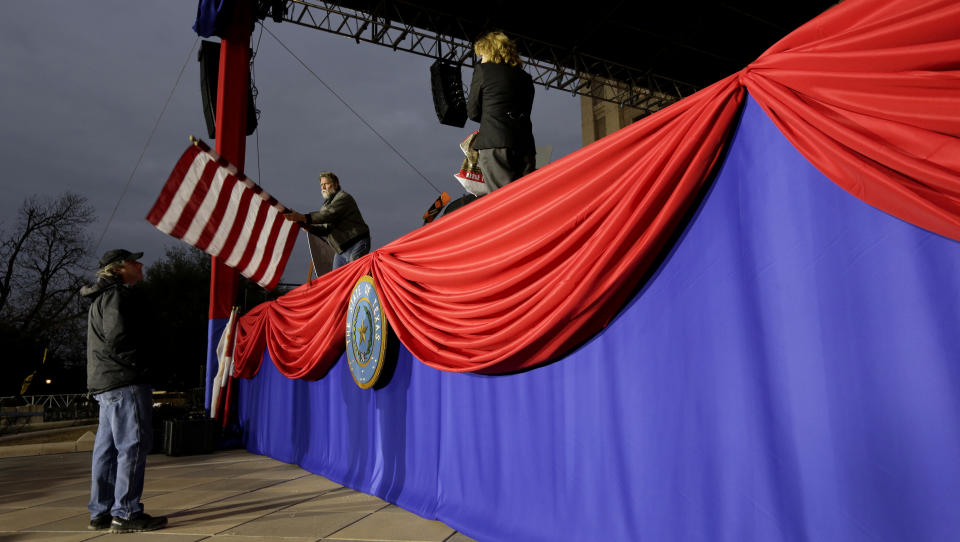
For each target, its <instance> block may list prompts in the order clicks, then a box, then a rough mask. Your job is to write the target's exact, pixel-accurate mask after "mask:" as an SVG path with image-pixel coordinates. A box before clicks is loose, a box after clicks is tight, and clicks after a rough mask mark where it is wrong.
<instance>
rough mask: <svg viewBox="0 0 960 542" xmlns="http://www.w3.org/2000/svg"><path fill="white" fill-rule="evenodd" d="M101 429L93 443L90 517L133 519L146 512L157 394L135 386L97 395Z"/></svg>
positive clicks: (98, 430) (99, 428)
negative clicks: (145, 490) (145, 484)
mask: <svg viewBox="0 0 960 542" xmlns="http://www.w3.org/2000/svg"><path fill="white" fill-rule="evenodd" d="M94 398H95V399H96V400H97V402H98V403H100V426H99V427H98V428H97V439H96V440H95V441H94V443H93V468H92V481H91V484H90V505H89V506H88V508H89V509H90V517H91V518H95V517H97V516H100V515H103V514H106V513H108V512H109V513H110V515H111V516H114V517H121V518H124V519H129V518H130V517H132V516H135V515H137V514H139V513H141V512H143V504H142V503H141V502H140V496H141V495H142V494H143V474H144V471H145V470H146V465H147V454H148V453H150V447H151V446H152V444H153V428H152V426H151V419H152V417H153V393H152V392H151V391H150V386H145V385H131V386H125V387H122V388H117V389H115V390H110V391H105V392H103V393H98V394H96V395H94Z"/></svg>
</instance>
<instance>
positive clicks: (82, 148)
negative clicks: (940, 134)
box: [0, 0, 580, 283]
mask: <svg viewBox="0 0 960 542" xmlns="http://www.w3.org/2000/svg"><path fill="white" fill-rule="evenodd" d="M196 9H197V0H163V1H161V2H157V1H148V0H84V1H76V0H31V1H29V2H4V13H3V17H0V80H2V86H0V126H2V128H0V137H2V140H0V164H2V166H3V177H4V180H3V184H4V188H5V197H4V198H2V199H0V223H2V226H0V227H2V228H3V229H4V231H7V230H9V228H10V227H12V226H13V222H14V217H15V214H16V211H17V209H18V208H19V207H20V205H21V204H22V202H23V200H24V199H25V198H26V197H29V196H31V195H34V194H37V195H43V196H54V197H55V196H57V195H59V194H61V193H63V192H64V191H66V190H71V191H74V192H77V193H79V194H81V195H83V196H85V197H86V198H88V200H89V201H90V203H91V204H92V205H93V207H94V209H95V211H96V214H97V217H98V221H97V223H96V224H94V225H93V227H92V228H91V229H90V232H89V233H90V236H91V237H92V241H93V243H94V244H96V242H97V241H98V240H99V239H100V237H101V235H103V241H102V242H101V243H100V246H99V247H98V248H97V256H99V254H101V253H103V252H104V251H106V250H107V249H110V248H116V247H123V248H128V249H130V250H142V251H144V252H146V255H145V256H144V258H143V260H144V262H145V263H147V264H148V265H149V264H150V263H151V262H152V261H153V260H155V259H156V258H157V257H158V256H160V255H162V253H163V251H164V247H165V246H168V245H173V244H177V243H182V242H181V241H178V240H176V239H173V238H172V237H169V236H167V235H165V234H163V233H161V232H160V231H158V230H157V229H155V228H154V227H153V226H152V225H151V224H150V223H149V222H147V221H146V219H145V218H144V217H145V216H146V215H147V212H148V211H149V209H150V207H151V206H152V205H153V202H154V201H155V199H156V197H157V195H158V194H159V193H160V190H161V188H162V186H163V183H164V182H165V181H166V179H167V177H168V175H169V174H170V170H171V169H172V168H173V166H174V164H175V163H176V161H177V159H178V158H179V156H180V154H181V153H182V152H183V150H184V149H185V148H186V147H187V145H188V144H189V142H188V136H190V135H196V136H198V137H201V138H204V139H206V125H205V123H204V119H203V106H202V101H201V96H200V65H199V63H198V62H197V51H196V49H197V48H198V47H199V44H195V41H196V39H197V35H196V33H195V32H194V31H193V29H192V26H193V23H194V20H195V17H196ZM264 24H266V25H267V28H269V29H270V31H271V32H273V33H274V34H275V35H276V36H277V37H278V38H279V39H280V40H282V41H283V42H284V43H285V44H286V45H287V47H289V48H290V49H291V50H292V51H293V52H294V53H296V54H297V56H299V57H300V58H301V59H302V60H303V61H304V62H305V63H306V64H307V65H308V66H310V68H311V69H312V70H313V71H314V72H316V73H317V74H318V75H319V76H320V77H321V78H322V79H323V80H324V81H325V82H326V83H327V84H328V85H329V86H330V87H332V88H333V89H334V90H335V91H336V92H337V93H338V94H339V95H340V96H341V97H343V98H344V99H345V100H346V101H347V102H348V103H350V105H351V106H352V107H353V108H354V109H355V110H356V111H358V112H359V113H360V114H361V115H363V116H364V118H365V119H366V120H367V121H368V122H369V123H370V124H372V125H373V126H374V127H375V128H376V129H377V130H378V131H379V132H380V133H381V134H382V135H383V136H384V137H385V138H386V139H387V140H388V141H390V143H391V144H392V145H393V146H394V147H396V148H397V149H398V150H399V151H400V152H401V153H402V154H403V155H404V156H405V157H406V159H407V160H409V161H410V162H411V163H412V164H413V165H415V166H416V167H417V169H419V170H420V171H421V172H423V173H424V174H425V175H426V176H427V177H428V178H429V179H430V181H431V182H432V183H433V184H434V185H436V186H437V187H439V188H440V189H442V190H445V191H447V192H449V193H450V194H451V195H452V196H453V197H454V198H456V197H458V196H459V195H461V194H462V193H463V191H462V189H461V188H460V187H459V184H457V182H456V181H455V180H454V179H453V173H455V172H456V170H457V169H458V168H459V165H460V161H461V160H462V158H463V155H462V153H461V152H460V150H459V148H458V144H459V142H460V141H461V140H462V139H463V138H464V137H465V136H466V135H467V134H469V132H470V131H472V130H475V129H476V127H477V124H476V123H473V122H471V121H468V122H467V125H466V126H465V127H464V128H455V127H450V126H444V125H442V124H440V123H439V122H438V121H437V117H436V113H435V112H434V107H433V98H432V95H431V91H430V72H429V68H430V64H431V62H432V61H431V59H429V58H426V57H421V56H418V55H413V54H410V53H404V52H394V51H393V50H392V49H390V48H387V47H382V46H379V45H372V44H368V43H360V44H357V43H356V42H354V41H353V40H352V39H350V38H345V37H343V36H337V35H334V34H329V33H327V32H323V31H319V30H313V29H309V28H304V27H300V26H297V25H293V24H290V23H275V22H273V21H272V20H270V19H267V20H266V21H264ZM211 39H212V40H217V38H211ZM258 41H259V44H258ZM251 46H252V47H253V48H255V49H257V56H256V59H255V63H254V73H255V78H256V85H257V88H258V91H259V97H258V99H257V107H258V108H259V109H260V110H261V117H260V123H259V127H258V129H257V133H255V134H254V135H252V136H250V137H248V138H247V154H246V167H245V171H246V173H247V175H248V176H249V177H250V178H251V179H253V180H254V181H256V182H258V183H260V184H261V185H262V186H263V187H264V188H265V189H266V190H267V191H268V192H270V193H271V194H273V195H274V196H276V197H277V199H279V200H280V201H281V202H282V203H284V204H285V205H287V206H289V207H291V208H294V209H297V210H298V211H301V212H306V211H312V210H316V209H317V208H319V206H320V205H321V203H322V196H321V194H320V187H319V183H318V182H316V177H317V174H318V173H319V172H320V171H324V170H331V171H334V172H336V173H337V174H338V175H339V176H340V179H341V183H342V185H343V188H345V189H346V190H347V191H348V192H350V193H351V194H353V195H354V197H356V199H357V201H358V203H359V205H360V208H361V211H362V213H363V215H364V218H365V220H366V221H367V223H368V224H369V225H370V228H371V230H372V238H373V248H378V247H381V246H383V245H385V244H387V243H389V242H390V241H392V240H394V239H396V238H398V237H400V236H402V235H404V234H405V233H408V232H410V231H411V230H413V229H415V228H416V227H418V226H419V225H420V224H421V223H422V220H421V217H422V215H423V212H424V211H425V210H426V208H427V206H428V205H429V204H430V203H431V202H432V201H433V199H435V198H436V196H437V192H436V191H435V190H434V189H433V188H432V187H431V186H430V185H429V184H427V182H426V181H424V179H423V178H421V177H420V175H419V174H418V173H417V172H416V171H414V170H412V169H411V168H410V167H409V166H408V165H407V164H406V163H404V162H403V160H402V159H401V158H400V157H398V156H397V155H396V154H395V153H394V152H393V151H392V150H391V149H390V148H389V147H387V146H386V145H385V144H384V143H383V142H382V141H381V140H380V139H379V138H378V137H377V136H376V135H375V134H374V133H373V132H371V131H370V130H369V129H368V128H367V127H366V126H364V125H363V124H362V123H361V122H360V121H358V120H357V118H356V117H355V116H354V114H353V113H352V112H350V111H349V110H348V109H347V108H346V107H344V105H343V104H342V103H340V102H339V101H338V100H337V99H336V98H335V97H334V96H333V95H332V94H331V93H330V92H329V91H328V90H327V89H326V88H325V87H324V86H323V85H322V84H321V83H320V82H319V81H317V80H316V78H315V77H314V76H313V75H312V74H310V73H309V72H308V71H307V70H306V69H304V68H303V66H301V65H300V64H299V63H298V62H297V61H296V59H294V58H293V57H292V56H291V55H290V53H288V52H287V51H286V50H285V49H284V48H283V47H282V46H281V45H280V44H278V43H277V42H276V41H275V40H274V38H273V37H271V36H270V35H269V34H268V33H267V32H263V33H262V36H261V30H260V27H259V25H258V26H257V28H256V29H255V30H254V33H253V37H252V40H251ZM184 65H186V69H185V70H184V71H183V76H182V78H181V79H180V82H179V84H178V85H177V86H176V88H174V84H175V82H176V80H177V75H178V74H179V73H180V70H181V68H183V66H184ZM470 77H471V70H470V69H464V70H463V79H464V82H465V83H469V81H470ZM171 90H173V94H172V98H171V99H170V103H169V105H168V106H167V109H166V112H165V113H163V116H162V117H161V116H160V113H161V111H162V109H163V106H164V103H165V102H166V101H167V98H168V96H170V93H171ZM158 118H159V119H160V121H159V126H158V128H157V131H156V133H155V134H154V136H153V139H152V141H151V142H150V144H149V145H148V146H146V152H145V153H144V155H143V159H142V161H141V162H140V165H139V167H137V161H138V158H139V157H140V154H141V152H144V147H145V145H146V144H147V140H148V138H149V137H150V133H151V130H153V127H154V125H155V123H156V122H157V119H158ZM533 125H534V136H535V138H536V141H537V145H539V146H543V145H550V146H553V159H554V160H556V159H557V158H559V157H561V156H564V155H566V154H569V153H570V152H573V151H574V150H576V149H578V148H579V147H580V102H579V98H578V97H575V96H572V95H571V94H569V93H565V92H561V91H557V90H547V89H545V88H543V87H540V86H537V87H536V99H535V101H534V111H533ZM209 143H210V144H211V146H213V144H214V142H213V141H209ZM135 167H136V170H134V168H135ZM131 174H133V178H132V181H131V182H130V186H129V188H128V189H127V192H126V194H125V195H124V196H123V199H122V200H120V206H119V209H118V210H117V212H116V215H115V216H114V217H113V219H112V221H110V222H109V224H108V222H107V221H108V219H109V217H110V215H111V213H112V212H113V209H114V207H115V206H116V205H117V202H118V200H119V198H120V195H121V193H122V192H123V190H124V187H125V186H126V185H127V182H128V180H129V179H130V178H131ZM308 258H309V256H308V254H307V249H306V243H305V242H304V241H303V240H300V241H298V243H297V246H296V248H295V249H294V253H293V255H292V256H291V259H290V262H289V263H288V265H287V270H286V272H285V273H284V281H285V282H295V283H301V282H303V281H304V279H305V278H306V273H307V268H308V261H309V259H308Z"/></svg>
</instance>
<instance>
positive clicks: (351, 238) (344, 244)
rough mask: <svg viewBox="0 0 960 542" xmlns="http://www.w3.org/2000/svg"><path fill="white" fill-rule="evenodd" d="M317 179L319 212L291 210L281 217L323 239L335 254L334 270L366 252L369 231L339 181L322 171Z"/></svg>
mask: <svg viewBox="0 0 960 542" xmlns="http://www.w3.org/2000/svg"><path fill="white" fill-rule="evenodd" d="M319 179H320V189H321V190H322V191H323V199H324V202H323V206H322V207H320V210H319V211H314V212H312V213H307V214H305V215H304V214H300V213H298V212H296V211H292V210H291V211H290V212H289V213H287V214H286V215H285V216H286V217H287V218H288V219H290V220H293V221H294V222H298V223H301V224H305V225H306V226H307V227H308V229H309V230H310V233H313V234H314V235H317V236H320V237H324V238H325V239H326V240H327V243H328V244H329V245H330V246H331V247H332V248H333V250H334V251H336V253H337V255H336V256H334V257H333V269H336V268H338V267H340V266H343V265H346V264H348V263H350V262H352V261H354V260H356V259H357V258H360V257H361V256H363V255H364V254H366V253H368V252H370V228H369V227H368V226H367V223H366V222H364V221H363V216H361V215H360V208H359V207H357V202H356V200H354V199H353V196H351V195H350V194H348V193H346V192H344V191H343V190H341V189H340V179H338V178H337V176H336V175H335V174H334V173H333V172H330V171H324V172H323V173H321V174H320V177H319Z"/></svg>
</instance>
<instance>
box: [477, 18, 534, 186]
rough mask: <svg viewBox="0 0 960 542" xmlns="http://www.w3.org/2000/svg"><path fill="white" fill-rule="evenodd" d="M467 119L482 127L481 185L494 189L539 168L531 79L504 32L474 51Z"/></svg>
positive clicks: (489, 37) (479, 141)
mask: <svg viewBox="0 0 960 542" xmlns="http://www.w3.org/2000/svg"><path fill="white" fill-rule="evenodd" d="M473 48H474V52H475V53H476V54H477V56H478V57H479V59H480V63H479V64H476V65H475V66H474V68H473V82H472V83H471V85H470V96H469V98H468V99H467V115H468V116H469V117H470V119H471V120H475V121H477V122H479V123H480V130H479V133H478V134H477V138H476V139H475V140H474V142H473V148H474V149H475V150H476V151H478V153H479V160H478V163H479V166H480V171H481V172H482V173H483V181H484V182H485V183H489V184H490V189H491V190H495V189H497V188H500V187H502V186H505V185H506V184H507V183H509V182H511V181H514V180H516V179H519V178H520V177H522V176H524V175H526V174H528V173H531V172H532V171H533V170H534V169H535V167H536V155H537V149H536V145H535V143H534V140H533V124H532V123H531V121H530V112H531V110H532V109H533V79H532V78H531V77H530V74H528V73H527V72H525V71H524V70H523V68H522V63H521V61H520V55H519V54H518V53H517V46H516V44H514V42H513V41H512V40H510V38H508V37H507V36H506V35H504V34H503V33H502V32H490V33H488V34H485V35H484V36H482V37H481V38H480V39H478V40H477V42H476V43H475V44H474V46H473Z"/></svg>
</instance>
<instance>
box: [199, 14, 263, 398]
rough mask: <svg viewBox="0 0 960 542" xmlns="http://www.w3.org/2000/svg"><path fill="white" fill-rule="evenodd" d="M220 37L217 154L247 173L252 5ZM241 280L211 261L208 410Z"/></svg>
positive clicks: (217, 262) (205, 395) (217, 261)
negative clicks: (220, 346) (222, 338)
mask: <svg viewBox="0 0 960 542" xmlns="http://www.w3.org/2000/svg"><path fill="white" fill-rule="evenodd" d="M234 8H235V9H234V10H233V16H232V17H231V19H230V20H229V21H228V24H227V27H226V29H225V30H224V32H223V34H222V35H221V41H220V73H219V75H218V78H217V115H216V152H217V154H219V155H220V156H222V157H223V158H224V159H225V160H227V161H228V162H230V163H231V164H234V166H236V167H237V169H238V170H242V169H243V164H244V159H245V154H246V137H247V105H248V104H247V95H248V93H249V88H250V36H251V35H252V34H253V25H254V21H253V5H252V1H251V0H241V1H239V2H236V3H235V5H234ZM239 284H240V274H239V273H238V272H237V271H236V270H235V269H232V268H230V267H228V266H227V265H226V264H225V263H224V262H223V261H221V260H220V259H219V258H215V257H211V260H210V310H209V314H208V327H207V372H206V383H205V384H206V385H205V394H204V405H205V406H206V408H207V409H208V411H209V410H210V409H211V408H216V405H211V404H210V402H211V399H212V389H213V385H214V382H213V381H214V378H215V377H216V374H217V366H218V363H217V355H216V349H217V344H219V342H220V336H221V334H222V333H223V330H224V327H226V324H227V320H228V319H229V316H230V310H231V308H232V307H233V305H234V303H235V301H236V297H237V287H238V286H239Z"/></svg>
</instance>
